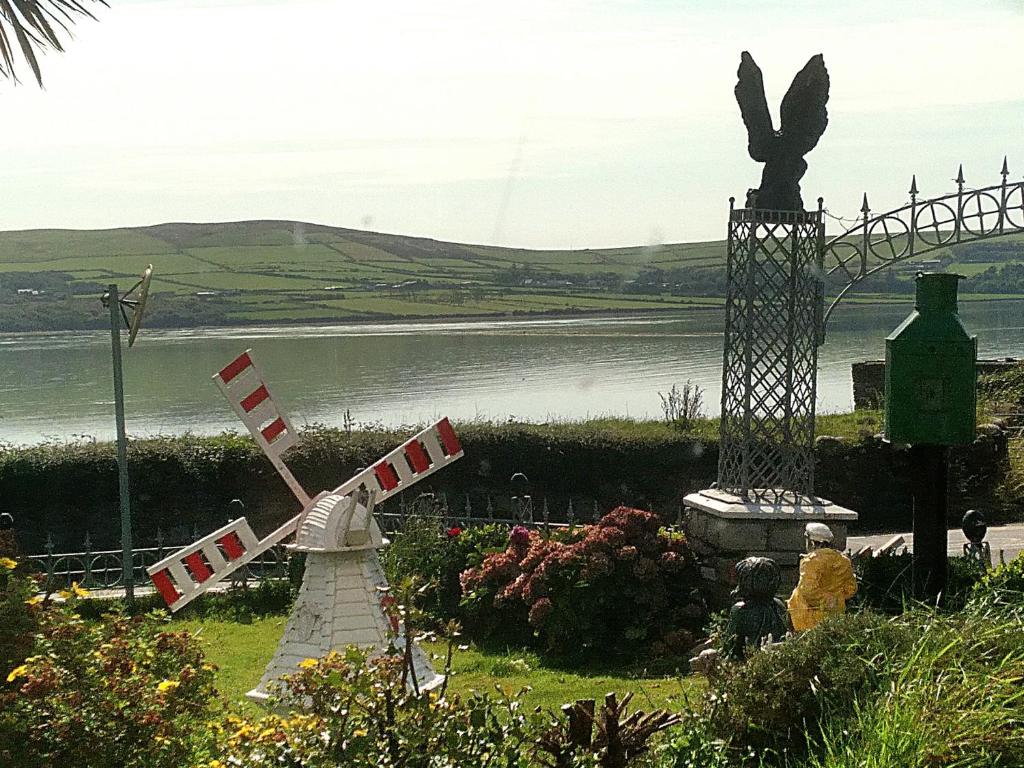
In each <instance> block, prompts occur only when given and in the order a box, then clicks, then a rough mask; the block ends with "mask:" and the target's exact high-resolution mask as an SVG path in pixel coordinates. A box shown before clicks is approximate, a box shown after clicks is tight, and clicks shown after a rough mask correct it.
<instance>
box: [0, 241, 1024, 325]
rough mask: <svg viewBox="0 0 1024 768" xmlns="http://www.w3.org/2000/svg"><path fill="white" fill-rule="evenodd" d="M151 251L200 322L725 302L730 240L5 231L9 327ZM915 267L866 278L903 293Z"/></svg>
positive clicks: (60, 307)
mask: <svg viewBox="0 0 1024 768" xmlns="http://www.w3.org/2000/svg"><path fill="white" fill-rule="evenodd" d="M985 246H987V247H988V248H987V249H986V248H985ZM972 249H973V250H972ZM937 256H939V257H944V259H945V263H946V264H950V263H952V264H953V265H954V266H955V267H956V268H958V269H960V270H961V271H962V272H964V273H967V274H970V275H972V278H971V280H972V282H977V283H978V284H979V285H981V284H982V283H984V282H985V279H987V278H986V276H988V277H989V278H991V274H990V273H991V272H992V268H995V269H996V270H997V272H998V270H1000V269H1008V268H1009V266H1011V265H1015V264H1016V263H1017V262H1018V261H1024V256H1022V243H1021V241H1020V240H1019V239H1018V240H1012V239H1010V238H1006V239H1005V240H998V241H992V242H987V243H974V244H971V245H970V246H961V247H960V249H959V250H958V251H957V253H956V256H954V255H952V254H949V253H945V254H937ZM934 257H935V256H933V258H934ZM149 263H152V264H153V266H154V271H155V279H154V281H153V291H154V297H153V299H154V300H153V302H152V304H151V308H152V309H151V312H150V313H149V314H148V318H147V323H148V324H149V325H150V326H164V327H191V326H204V325H231V324H248V323H254V322H317V321H323V322H329V321H334V320H346V321H347V320H355V319H392V318H414V317H416V318H436V317H471V316H521V315H530V314H556V313H572V312H616V311H648V310H678V309H680V308H685V307H701V306H709V305H710V306H715V305H719V304H720V303H721V298H720V297H721V295H722V293H723V290H724V281H725V274H724V263H725V244H724V242H721V241H719V242H707V243H684V244H671V245H663V246H657V247H633V248H605V249H584V250H573V251H554V250H553V251H544V250H528V249H519V248H499V247H494V246H479V245H463V244H458V243H446V242H441V241H437V240H430V239H427V238H417V237H405V236H400V235H389V234H382V233H375V232H363V231H359V230H352V229H342V228H337V227H327V226H322V225H317V224H308V223H302V222H292V221H246V222H231V223H215V224H160V225H156V226H150V227H135V228H123V229H109V230H88V231H83V230H57V229H52V230H28V231H19V232H0V330H3V331H27V330H47V329H64V328H101V327H103V326H104V324H105V322H106V316H105V314H104V310H103V308H102V307H101V305H100V303H99V301H98V300H97V299H98V296H99V295H100V293H101V292H102V290H103V288H104V286H105V285H106V284H107V283H109V282H111V281H116V282H118V283H119V284H120V285H121V287H122V288H127V287H128V285H129V284H130V282H131V281H132V280H133V279H134V278H135V277H136V276H137V275H138V274H139V273H140V272H141V271H142V269H143V268H144V267H145V266H146V264H149ZM1021 269H1022V270H1024V267H1021ZM912 271H913V268H912V267H911V268H910V272H912ZM908 275H909V272H907V270H903V272H902V273H899V272H896V271H895V270H894V274H890V275H887V276H884V278H883V276H880V277H879V278H876V279H875V280H874V281H873V282H872V283H870V284H868V285H866V286H865V289H866V290H867V291H871V292H873V293H875V294H889V295H892V294H901V293H905V292H906V291H907V290H910V289H911V288H912V285H911V281H910V279H909V277H908ZM996 277H997V278H998V279H996V280H991V279H990V280H989V282H990V283H992V284H993V286H994V287H997V288H999V289H1000V290H999V291H998V292H999V293H1004V294H1006V293H1009V294H1015V293H1018V292H1020V293H1024V275H1022V279H1021V280H1020V286H1019V290H1018V289H1016V288H1014V287H1013V285H1014V283H1013V281H1012V280H1011V281H1009V282H1008V281H1007V280H1006V279H1005V277H1006V276H1004V275H1002V274H1001V273H1000V274H998V275H997V276H996ZM1007 286H1010V287H1007Z"/></svg>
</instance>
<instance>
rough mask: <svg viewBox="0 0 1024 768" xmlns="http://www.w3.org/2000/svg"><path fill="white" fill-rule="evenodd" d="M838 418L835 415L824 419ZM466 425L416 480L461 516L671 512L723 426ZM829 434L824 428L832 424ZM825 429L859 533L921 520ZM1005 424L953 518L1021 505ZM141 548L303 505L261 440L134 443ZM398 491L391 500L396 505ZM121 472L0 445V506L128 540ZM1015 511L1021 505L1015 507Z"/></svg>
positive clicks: (24, 524) (26, 539) (712, 471)
mask: <svg viewBox="0 0 1024 768" xmlns="http://www.w3.org/2000/svg"><path fill="white" fill-rule="evenodd" d="M824 421H825V420H824V419H823V422H824ZM456 430H457V432H458V434H459V436H460V438H461V440H462V443H463V446H464V448H465V458H464V459H463V460H461V461H459V462H457V463H455V464H453V465H451V466H450V467H448V468H446V469H445V470H443V471H442V472H439V473H438V474H436V475H434V476H432V477H430V478H429V479H427V480H425V481H423V482H421V483H419V484H418V485H417V486H416V489H415V490H416V493H419V492H423V491H429V490H435V491H444V492H445V493H446V495H447V498H448V501H449V508H450V509H451V510H452V511H453V512H454V513H455V514H460V513H461V511H462V510H463V509H464V507H465V502H466V499H467V498H468V499H469V500H470V501H471V503H472V506H473V508H474V510H476V513H477V514H480V513H482V511H483V510H484V509H485V508H486V506H487V502H488V500H489V499H490V500H491V501H492V502H493V504H494V507H495V508H496V509H497V511H498V512H499V513H500V512H501V511H502V510H507V509H508V506H509V500H508V497H509V492H510V489H509V478H510V477H511V475H512V474H513V473H514V472H523V473H525V474H526V475H527V476H528V477H529V478H530V481H531V483H532V488H531V491H532V494H533V496H534V498H535V500H536V506H537V507H538V513H539V507H540V504H541V501H542V499H547V501H548V504H549V509H550V511H551V515H552V519H556V520H557V519H562V518H563V517H564V515H565V510H566V506H567V504H568V502H569V500H570V499H571V500H572V502H573V504H574V506H575V509H576V513H577V515H581V514H586V515H587V516H588V517H589V516H590V515H592V513H593V507H594V504H595V502H596V504H597V506H598V507H599V509H600V511H601V512H602V513H604V512H607V511H608V510H610V509H612V508H613V507H615V506H617V505H619V504H627V505H631V506H637V507H642V508H650V509H653V510H654V511H656V512H660V513H663V514H664V515H666V516H667V517H669V518H670V519H671V518H673V517H674V516H675V514H676V512H677V511H678V509H679V506H680V504H681V501H682V498H683V497H684V496H685V495H686V494H687V493H690V492H692V491H696V490H699V489H701V488H705V487H707V486H708V485H709V484H710V483H712V482H714V480H715V478H716V474H717V465H718V444H717V440H716V439H715V438H714V432H715V425H714V422H710V421H708V422H703V423H701V424H699V425H698V426H697V428H695V429H694V430H693V431H690V432H682V431H679V430H677V429H673V428H672V427H669V426H666V425H665V424H663V423H660V422H635V421H627V420H595V421H587V422H566V423H555V424H522V423H512V422H509V423H467V424H457V425H456ZM412 431H413V430H412V429H400V430H367V431H354V432H351V433H348V432H345V431H342V430H337V429H328V428H324V427H319V426H314V427H310V428H307V429H306V430H305V431H304V433H303V436H302V440H301V441H300V443H299V444H298V445H297V446H296V447H294V448H293V449H292V450H291V452H290V453H289V455H288V464H289V466H290V467H291V468H292V470H293V471H294V473H295V475H296V477H298V479H299V480H300V482H301V483H302V484H303V486H305V487H306V488H307V489H308V490H309V491H310V492H315V491H318V490H320V489H324V488H333V487H335V486H337V485H338V484H340V483H341V481H342V480H344V479H345V478H347V477H349V476H350V475H351V474H352V473H354V472H355V471H356V470H357V469H359V468H362V467H365V466H367V465H368V464H369V463H370V462H372V461H373V460H375V459H376V458H378V457H379V456H381V455H383V454H385V453H387V452H389V451H390V450H392V449H393V448H394V447H395V446H396V445H398V444H400V442H401V441H402V440H403V439H405V438H406V437H408V436H409V435H410V434H411V433H412ZM819 431H820V430H819ZM860 432H861V433H860V434H853V435H851V436H847V437H844V438H837V439H826V438H822V439H819V445H818V449H817V468H816V477H817V490H818V492H819V493H820V494H821V495H823V496H825V497H826V498H830V499H831V500H832V501H834V502H836V503H839V504H842V505H845V506H847V507H850V508H852V509H855V510H857V511H858V512H859V513H860V515H861V519H860V523H859V526H857V527H858V529H860V530H895V529H907V528H908V527H909V525H910V520H911V506H910V495H909V487H908V482H907V480H908V478H907V474H908V471H907V469H906V468H905V467H904V466H903V460H902V453H901V452H900V451H898V450H896V449H893V448H892V447H891V446H889V445H888V444H886V443H884V442H882V441H881V440H878V439H876V438H875V437H873V436H872V435H871V434H870V432H869V431H868V430H861V431H860ZM1006 456H1007V448H1006V439H1005V433H1000V435H984V436H982V437H980V438H979V441H978V442H976V443H975V445H973V446H968V447H966V448H963V449H957V450H956V451H955V452H954V462H953V472H952V477H953V486H954V487H953V494H954V499H953V503H952V505H951V514H953V515H955V516H956V518H959V515H960V514H962V511H963V509H965V508H966V507H967V506H982V507H986V508H988V509H989V510H990V511H994V512H995V513H996V514H994V515H992V518H998V517H999V514H1000V513H1007V514H1009V513H1012V508H1013V506H1014V505H1015V504H1017V505H1019V500H1015V499H1007V498H1006V497H1005V494H1003V495H1000V493H999V489H1001V488H1004V487H1005V483H1004V482H1003V481H1004V477H1005V475H1006V472H1007V468H1008V461H1007V458H1006ZM129 461H130V472H131V482H132V514H133V527H134V531H135V542H136V546H146V545H148V546H152V545H154V544H155V538H156V534H157V530H158V529H159V530H161V531H162V532H163V534H164V540H165V543H172V544H173V543H179V542H185V541H189V540H191V537H192V531H193V529H194V528H195V529H197V530H198V531H199V532H200V533H203V532H207V531H209V530H211V529H213V528H214V527H216V526H219V525H222V524H223V523H224V522H225V521H226V520H227V519H228V518H229V517H233V516H237V511H236V510H233V509H230V508H229V504H230V502H231V500H232V499H241V500H242V501H243V502H244V504H245V515H246V517H247V518H248V519H249V521H250V522H251V523H252V524H253V526H254V528H255V529H256V530H257V532H259V531H263V530H268V529H270V528H272V527H273V526H275V525H277V524H278V523H279V522H280V521H281V520H282V519H283V518H284V517H285V516H287V515H290V514H295V513H296V512H298V511H299V510H298V506H297V503H296V501H295V499H294V497H293V496H292V495H291V493H290V492H289V491H288V489H287V487H286V486H285V484H284V483H283V482H282V481H281V480H280V478H279V477H278V476H277V474H276V473H275V471H274V470H273V468H272V467H271V466H270V463H269V462H268V461H267V460H266V459H265V458H264V457H263V456H262V455H261V454H260V452H259V450H258V449H257V448H256V446H255V444H254V443H253V441H252V440H251V439H250V438H249V437H248V436H240V435H236V434H230V433H229V434H222V435H217V436H214V437H197V436H195V435H183V436H178V437H163V438H154V439H140V440H133V441H132V442H131V445H130V449H129ZM397 503H398V502H397V501H389V502H388V504H389V505H390V506H391V507H392V508H395V507H396V506H397ZM117 504H118V492H117V469H116V463H115V451H114V446H113V445H112V444H110V443H88V442H86V443H83V442H79V443H52V444H44V445H40V446H34V447H28V448H6V449H4V448H2V447H0V509H3V510H6V511H10V512H11V513H13V514H14V515H15V518H16V521H17V522H16V525H17V533H18V539H19V544H20V547H21V549H22V551H23V552H41V551H42V550H43V546H44V543H45V541H46V536H47V534H48V533H49V534H50V535H51V536H52V537H53V543H54V546H55V547H56V549H57V551H69V550H77V549H80V548H81V546H82V542H83V540H84V538H85V535H86V533H89V534H90V536H91V542H92V546H93V549H102V548H104V547H116V546H117V545H118V541H119V530H120V528H119V525H120V523H119V513H118V506H117ZM1008 510H1009V512H1008Z"/></svg>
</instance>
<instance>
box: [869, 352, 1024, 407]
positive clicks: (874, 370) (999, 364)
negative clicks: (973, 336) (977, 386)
mask: <svg viewBox="0 0 1024 768" xmlns="http://www.w3.org/2000/svg"><path fill="white" fill-rule="evenodd" d="M1020 362H1021V361H1020V360H1018V359H1016V358H1012V357H1006V358H1003V359H1001V360H979V361H978V373H979V374H983V373H997V372H999V371H1003V370H1006V369H1007V368H1012V367H1013V366H1015V365H1017V364H1019V363H1020ZM852 374H853V407H854V408H856V409H865V408H871V409H874V408H881V407H882V401H883V400H884V398H885V361H884V360H865V361H864V362H862V363H854V364H853V366H852Z"/></svg>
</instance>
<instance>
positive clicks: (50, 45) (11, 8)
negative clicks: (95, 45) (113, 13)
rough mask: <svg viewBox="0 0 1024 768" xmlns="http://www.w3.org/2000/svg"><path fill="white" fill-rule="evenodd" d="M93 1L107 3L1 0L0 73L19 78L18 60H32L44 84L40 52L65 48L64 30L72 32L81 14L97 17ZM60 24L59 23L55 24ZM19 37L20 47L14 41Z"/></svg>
mask: <svg viewBox="0 0 1024 768" xmlns="http://www.w3.org/2000/svg"><path fill="white" fill-rule="evenodd" d="M89 4H98V5H103V6H106V5H107V2H106V0H85V2H80V1H79V0H0V77H6V78H9V79H11V80H13V81H14V82H15V83H17V82H18V76H17V73H16V71H15V62H16V59H17V58H18V56H17V49H20V53H21V57H20V58H21V59H23V60H24V62H25V63H26V64H28V66H29V68H30V69H31V70H32V74H33V75H35V78H36V82H37V83H38V84H39V85H40V86H42V84H43V76H42V72H41V71H40V68H39V57H38V55H39V53H41V52H45V51H47V50H54V51H57V52H63V50H64V46H63V43H62V42H61V34H64V35H66V36H68V37H70V36H71V29H70V25H71V24H74V23H75V21H76V20H77V19H78V18H80V17H83V16H84V17H86V18H89V19H95V18H96V17H95V16H94V15H93V14H92V11H90V10H89V7H88V5H89ZM55 25H56V26H55ZM12 39H13V40H16V41H17V49H16V48H15V46H14V45H12Z"/></svg>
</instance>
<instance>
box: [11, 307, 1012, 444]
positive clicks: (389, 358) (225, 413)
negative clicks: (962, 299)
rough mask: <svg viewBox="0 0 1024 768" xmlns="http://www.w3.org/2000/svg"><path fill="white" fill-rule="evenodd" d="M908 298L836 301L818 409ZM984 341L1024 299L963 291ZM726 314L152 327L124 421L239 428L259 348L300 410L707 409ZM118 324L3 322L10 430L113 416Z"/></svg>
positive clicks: (156, 426) (1007, 348)
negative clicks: (240, 392) (224, 392)
mask: <svg viewBox="0 0 1024 768" xmlns="http://www.w3.org/2000/svg"><path fill="white" fill-rule="evenodd" d="M909 309H910V304H909V302H908V304H907V305H902V306H898V307H871V308H864V307H854V306H846V307H843V308H842V309H840V310H839V311H838V312H837V314H836V316H835V317H834V318H833V319H832V326H831V327H830V331H829V338H828V341H827V343H826V344H825V346H824V347H822V348H821V350H820V365H819V379H818V393H819V403H818V407H819V412H829V411H844V410H849V409H850V408H851V407H852V401H853V395H852V384H851V379H850V363H852V362H854V361H857V360H863V359H869V358H878V357H881V356H882V355H883V354H884V337H885V335H886V334H887V333H888V332H889V331H891V330H892V329H893V328H894V327H895V326H896V325H897V324H898V323H899V321H900V320H901V319H902V318H903V317H904V316H905V315H906V313H907V312H908V311H909ZM961 315H962V317H963V318H964V321H965V323H966V324H967V326H968V327H969V328H970V329H971V331H972V332H974V333H977V334H978V341H979V349H980V353H981V354H982V355H983V356H989V357H997V356H1004V355H1013V356H1024V301H1012V302H1010V301H1007V302H989V303H986V304H985V305H978V304H968V303H965V304H964V305H963V306H962V311H961ZM722 323H723V319H722V314H721V313H720V312H719V311H717V310H709V311H693V312H689V313H685V314H680V315H676V316H671V317H668V316H661V317H658V318H652V319H566V320H524V321H500V322H498V321H495V322H458V323H429V322H425V323H405V324H379V325H333V326H302V327H276V328H232V329H213V330H201V331H157V330H145V331H143V335H142V337H141V339H140V341H139V343H138V344H137V345H136V347H135V348H133V349H132V350H131V351H128V352H126V353H125V389H126V410H127V419H128V431H129V433H130V434H133V435H152V434H175V433H182V432H187V431H190V432H194V433H200V434H206V433H212V432H219V431H221V430H224V429H234V428H236V426H237V422H236V420H235V417H234V414H233V412H232V411H231V408H230V407H229V406H228V404H227V402H226V401H225V400H224V399H223V398H222V397H221V395H220V392H219V391H218V390H217V388H216V387H215V386H214V385H213V383H212V382H211V380H210V376H211V374H212V373H213V372H214V371H217V370H219V369H220V368H221V367H222V366H223V365H224V364H226V363H227V362H229V361H230V360H232V359H233V358H234V357H235V356H236V355H237V354H238V353H240V352H241V351H243V350H244V349H246V348H252V349H253V350H254V352H255V354H256V356H257V359H258V361H259V363H260V364H261V366H262V368H263V370H264V373H265V375H266V378H267V380H268V382H269V383H270V384H271V387H272V389H273V390H274V392H275V397H276V398H277V400H278V402H279V404H280V405H281V406H283V407H284V408H285V409H286V410H287V412H288V413H290V414H291V416H292V418H293V420H294V421H295V423H296V424H297V425H298V424H302V423H308V422H321V423H325V424H331V425H340V424H341V423H342V419H343V415H344V413H345V410H346V409H348V410H350V411H351V414H352V417H353V418H354V419H355V421H356V422H357V423H370V422H382V423H384V424H389V425H394V424H408V423H419V422H423V421H426V420H428V419H432V418H436V417H438V416H441V415H448V416H451V417H453V418H457V419H474V418H481V419H483V418H486V419H505V418H510V417H515V418H517V419H529V420H548V419H578V418H585V417H588V416H604V415H623V416H633V417H645V416H649V417H657V416H660V414H661V407H660V400H659V398H658V392H666V391H667V390H668V389H669V388H670V387H671V386H672V385H673V384H680V385H681V384H682V383H683V382H685V381H686V380H687V379H692V380H693V381H694V382H696V383H698V384H699V385H700V386H702V387H703V388H704V389H705V391H706V395H705V401H706V405H707V410H708V412H709V413H716V412H717V411H718V402H719V398H720V397H721V361H722ZM111 389H112V384H111V373H110V336H109V333H102V332H89V333H69V332H65V333H59V334H41V335H2V334H0V405H2V407H0V443H14V444H29V443H37V442H40V441H44V440H64V439H69V438H73V437H75V436H85V437H86V439H88V438H89V437H95V438H97V439H100V440H105V439H110V438H111V437H112V436H113V432H114V418H113V405H112V394H111Z"/></svg>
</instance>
